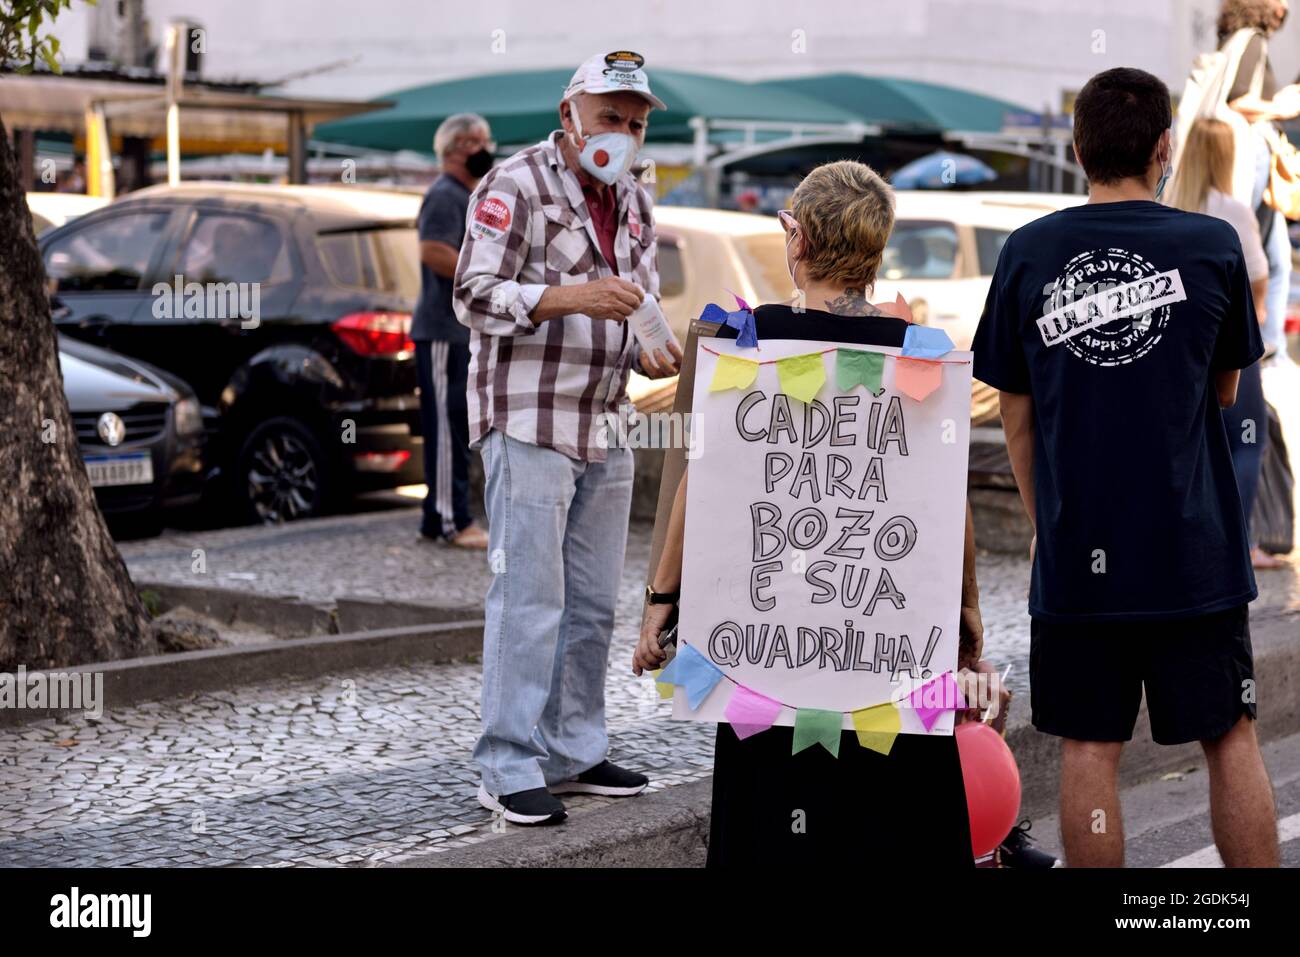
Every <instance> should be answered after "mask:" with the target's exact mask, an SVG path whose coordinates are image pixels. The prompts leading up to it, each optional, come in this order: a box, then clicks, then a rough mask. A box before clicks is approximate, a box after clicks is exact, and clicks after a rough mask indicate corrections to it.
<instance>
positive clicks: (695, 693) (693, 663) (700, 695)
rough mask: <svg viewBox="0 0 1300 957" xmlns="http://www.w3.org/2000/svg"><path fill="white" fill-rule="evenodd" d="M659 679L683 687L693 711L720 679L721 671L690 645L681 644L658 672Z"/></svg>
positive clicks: (687, 701)
mask: <svg viewBox="0 0 1300 957" xmlns="http://www.w3.org/2000/svg"><path fill="white" fill-rule="evenodd" d="M659 680H660V681H662V682H664V683H665V684H672V685H677V686H678V687H681V688H685V689H686V703H687V704H689V705H690V706H691V710H692V711H694V710H695V709H696V708H698V707H699V706H700V705H701V704H703V703H704V699H705V698H707V697H708V696H709V692H710V691H712V690H713V689H714V686H716V685H717V683H718V682H719V681H721V680H722V671H721V670H720V669H719V668H718V666H717V665H715V664H714V663H713V662H712V661H710V660H709V659H708V658H705V657H704V656H703V655H702V654H700V653H699V652H698V651H696V650H695V649H694V648H692V647H691V646H690V645H682V646H681V648H680V649H679V650H678V652H677V655H676V657H674V658H673V660H672V661H670V662H668V667H667V668H665V669H664V670H663V671H662V672H661V673H660V675H659Z"/></svg>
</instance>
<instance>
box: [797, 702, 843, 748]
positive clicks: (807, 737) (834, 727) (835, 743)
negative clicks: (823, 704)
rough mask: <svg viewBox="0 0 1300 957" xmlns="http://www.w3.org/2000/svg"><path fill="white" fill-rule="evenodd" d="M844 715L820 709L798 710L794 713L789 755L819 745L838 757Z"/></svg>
mask: <svg viewBox="0 0 1300 957" xmlns="http://www.w3.org/2000/svg"><path fill="white" fill-rule="evenodd" d="M843 723H844V715H843V714H841V713H840V712H838V711H822V710H821V709H820V708H799V709H798V710H796V711H795V713H794V744H793V747H792V748H791V750H790V753H791V754H798V753H799V752H800V751H802V750H803V749H804V748H810V747H812V746H813V745H814V744H820V745H821V746H822V747H823V748H825V749H826V750H827V751H829V752H830V753H831V754H832V755H834V756H835V757H837V758H838V757H839V756H840V726H841V725H842V724H843Z"/></svg>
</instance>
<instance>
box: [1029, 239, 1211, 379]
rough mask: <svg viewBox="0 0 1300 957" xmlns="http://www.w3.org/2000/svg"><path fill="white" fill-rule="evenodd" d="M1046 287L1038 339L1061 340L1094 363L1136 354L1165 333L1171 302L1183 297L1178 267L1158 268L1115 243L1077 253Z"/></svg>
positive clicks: (1143, 352) (1110, 362)
mask: <svg viewBox="0 0 1300 957" xmlns="http://www.w3.org/2000/svg"><path fill="white" fill-rule="evenodd" d="M1045 291H1046V292H1048V293H1049V297H1048V300H1047V304H1046V307H1045V311H1044V314H1043V317H1042V318H1041V319H1039V320H1038V331H1039V334H1040V335H1041V336H1042V338H1043V344H1044V345H1045V346H1048V347H1052V346H1058V345H1064V346H1065V348H1066V349H1068V350H1069V351H1070V352H1072V353H1073V354H1074V355H1076V356H1078V357H1079V358H1080V359H1082V360H1084V361H1085V362H1089V363H1092V364H1093V365H1095V366H1120V365H1127V364H1128V363H1130V362H1134V361H1136V360H1138V359H1141V358H1142V357H1143V356H1144V355H1146V354H1147V353H1148V352H1150V351H1151V350H1152V349H1154V348H1155V346H1156V344H1157V343H1159V342H1160V340H1161V338H1162V337H1163V336H1164V332H1165V326H1166V325H1167V324H1168V322H1169V315H1170V306H1172V305H1173V304H1174V303H1177V302H1184V301H1185V300H1186V299H1187V293H1186V292H1185V291H1184V289H1183V280H1182V277H1181V276H1180V275H1179V273H1178V270H1177V269H1171V270H1169V271H1167V272H1161V271H1160V270H1159V269H1158V268H1156V266H1154V265H1153V264H1152V263H1150V262H1148V261H1147V260H1146V259H1145V258H1143V257H1142V256H1140V255H1138V254H1137V253H1133V252H1129V251H1128V250H1125V249H1119V248H1111V249H1104V250H1102V249H1096V250H1091V251H1089V252H1084V253H1080V254H1079V255H1077V256H1075V257H1074V258H1073V259H1071V260H1070V261H1069V262H1068V263H1066V265H1065V269H1064V271H1063V272H1062V274H1061V275H1060V276H1058V277H1057V279H1056V280H1055V282H1053V283H1052V284H1051V286H1050V287H1049V288H1048V290H1045Z"/></svg>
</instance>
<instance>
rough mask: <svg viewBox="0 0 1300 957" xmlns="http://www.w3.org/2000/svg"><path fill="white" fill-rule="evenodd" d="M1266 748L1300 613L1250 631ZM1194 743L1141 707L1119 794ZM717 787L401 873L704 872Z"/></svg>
mask: <svg viewBox="0 0 1300 957" xmlns="http://www.w3.org/2000/svg"><path fill="white" fill-rule="evenodd" d="M1251 634H1252V643H1253V645H1254V650H1255V678H1256V681H1257V683H1258V696H1257V697H1258V700H1259V701H1260V702H1262V704H1261V706H1260V708H1259V722H1258V726H1257V731H1258V734H1259V737H1260V739H1261V740H1262V741H1266V740H1271V739H1274V738H1280V737H1284V736H1286V735H1289V734H1293V733H1295V732H1296V731H1300V642H1298V641H1297V640H1296V638H1297V636H1300V611H1285V610H1280V609H1264V610H1261V612H1260V613H1259V614H1258V615H1257V616H1252V621H1251ZM1027 698H1028V695H1022V696H1020V699H1021V700H1017V701H1016V702H1014V703H1013V705H1012V708H1013V712H1012V719H1011V722H1010V727H1009V728H1008V731H1007V743H1008V745H1009V746H1010V747H1011V750H1012V751H1013V752H1014V753H1015V756H1016V762H1017V763H1018V764H1019V766H1020V773H1021V782H1022V791H1021V814H1022V815H1023V816H1026V817H1042V816H1045V815H1048V814H1051V813H1053V812H1054V811H1055V808H1056V800H1057V779H1058V775H1059V771H1060V739H1059V738H1054V737H1052V736H1050V735H1046V734H1042V733H1041V732H1039V731H1036V730H1035V729H1034V727H1033V726H1032V725H1031V724H1030V723H1029V701H1028V700H1027ZM1204 760H1205V759H1204V755H1203V753H1202V751H1201V748H1200V745H1198V744H1196V743H1192V744H1185V745H1178V746H1176V747H1166V746H1162V745H1158V744H1156V743H1154V742H1153V741H1152V740H1151V728H1150V724H1149V722H1148V720H1147V713H1146V704H1145V702H1144V703H1143V706H1142V711H1141V714H1140V715H1139V717H1138V726H1137V728H1136V729H1135V730H1134V732H1133V740H1132V741H1131V742H1129V743H1128V745H1126V746H1125V748H1124V758H1123V760H1122V761H1121V763H1120V781H1121V785H1122V786H1128V785H1131V784H1135V783H1137V782H1139V781H1143V780H1148V779H1150V778H1152V777H1153V776H1155V775H1157V774H1161V773H1164V772H1167V771H1172V770H1175V769H1179V768H1186V767H1190V766H1192V765H1198V764H1203V763H1204ZM712 786H713V778H712V777H711V776H710V777H708V778H705V779H703V780H701V781H696V782H694V783H691V784H687V785H682V786H680V787H675V788H669V789H667V790H665V791H658V792H655V793H653V794H649V795H645V796H642V797H639V798H636V799H635V800H631V801H627V802H620V803H619V804H616V805H614V806H612V807H605V808H599V809H597V810H592V811H586V812H581V813H578V814H574V815H572V816H570V818H569V819H568V821H567V822H566V823H565V824H563V825H561V826H559V827H549V828H536V829H528V828H514V827H512V828H511V829H510V831H509V832H508V833H506V834H505V835H502V836H500V837H493V838H490V839H487V840H484V841H482V842H481V843H476V844H470V845H467V846H464V847H459V848H456V849H454V850H450V851H443V852H441V853H432V854H425V855H421V856H419V857H416V858H411V859H408V860H406V861H403V862H400V863H399V864H397V865H395V866H399V867H700V866H703V864H704V858H705V851H706V849H707V846H708V831H709V808H710V798H711V793H712Z"/></svg>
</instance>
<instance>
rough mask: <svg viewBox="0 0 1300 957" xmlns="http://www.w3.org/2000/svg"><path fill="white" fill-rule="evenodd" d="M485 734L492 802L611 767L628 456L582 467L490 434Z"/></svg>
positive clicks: (484, 765) (481, 747)
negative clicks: (608, 682)
mask: <svg viewBox="0 0 1300 957" xmlns="http://www.w3.org/2000/svg"><path fill="white" fill-rule="evenodd" d="M482 455H483V469H484V472H485V473H486V476H487V488H486V492H485V497H484V502H485V505H486V508H487V517H488V539H489V542H488V560H489V562H490V563H491V566H492V568H493V571H494V572H495V574H494V575H493V578H492V584H491V586H490V587H489V588H488V593H487V605H486V609H485V618H486V627H485V629H484V633H483V713H482V719H483V734H482V735H481V736H480V737H479V739H478V743H477V744H476V745H475V746H474V759H475V760H476V761H478V763H479V766H480V767H481V769H482V772H483V786H484V787H485V788H486V789H487V790H488V791H489V792H491V793H492V794H495V795H502V794H514V793H515V792H517V791H526V790H530V789H532V788H539V787H544V786H546V785H550V784H555V783H556V782H559V781H563V780H565V779H566V778H571V777H574V776H575V775H578V774H581V773H582V772H583V771H585V770H587V769H588V768H592V767H595V766H596V765H597V764H599V763H600V762H601V761H603V760H604V759H605V754H606V752H607V751H608V749H609V738H608V736H607V735H606V733H605V666H606V664H607V662H608V659H609V642H610V638H611V636H612V633H613V629H614V609H615V606H616V605H617V604H618V590H619V584H620V582H621V580H622V577H623V554H624V551H625V549H626V546H627V523H628V515H629V513H630V510H631V506H632V451H631V450H630V449H627V448H621V449H615V448H612V449H609V458H608V459H607V460H606V461H604V462H581V461H578V460H577V459H571V458H569V457H568V456H566V455H564V454H563V453H560V452H557V451H555V450H554V449H547V448H542V447H540V446H536V445H530V444H529V443H527V442H521V441H519V440H517V439H513V438H510V437H509V436H507V435H505V434H503V433H502V432H500V431H499V430H496V429H494V430H492V431H491V432H489V433H488V434H487V436H486V438H484V440H483V446H482Z"/></svg>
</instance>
